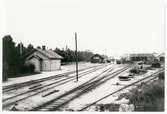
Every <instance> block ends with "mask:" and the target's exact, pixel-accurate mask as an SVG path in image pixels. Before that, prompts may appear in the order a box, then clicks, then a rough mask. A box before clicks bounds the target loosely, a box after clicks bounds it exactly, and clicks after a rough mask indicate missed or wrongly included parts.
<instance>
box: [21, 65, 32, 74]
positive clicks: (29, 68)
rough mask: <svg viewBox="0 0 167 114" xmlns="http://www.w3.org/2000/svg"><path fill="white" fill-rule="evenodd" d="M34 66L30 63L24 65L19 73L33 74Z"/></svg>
mask: <svg viewBox="0 0 167 114" xmlns="http://www.w3.org/2000/svg"><path fill="white" fill-rule="evenodd" d="M34 69H35V66H34V65H33V64H31V63H27V64H24V65H23V66H22V67H21V73H33V72H34Z"/></svg>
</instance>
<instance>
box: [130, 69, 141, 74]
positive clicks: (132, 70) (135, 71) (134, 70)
mask: <svg viewBox="0 0 167 114" xmlns="http://www.w3.org/2000/svg"><path fill="white" fill-rule="evenodd" d="M129 72H130V73H134V74H139V73H140V71H139V70H138V69H136V68H133V69H131V70H130V71H129Z"/></svg>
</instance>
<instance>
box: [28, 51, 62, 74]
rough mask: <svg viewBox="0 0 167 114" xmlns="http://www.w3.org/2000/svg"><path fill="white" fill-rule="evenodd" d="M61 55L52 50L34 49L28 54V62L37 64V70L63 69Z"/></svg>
mask: <svg viewBox="0 0 167 114" xmlns="http://www.w3.org/2000/svg"><path fill="white" fill-rule="evenodd" d="M62 58H63V57H61V56H60V55H58V54H57V53H56V52H54V51H52V50H46V49H45V48H43V49H38V48H37V49H33V50H32V51H31V52H30V53H29V54H28V55H27V56H26V63H32V64H34V66H35V71H36V72H40V71H54V70H58V69H61V59H62Z"/></svg>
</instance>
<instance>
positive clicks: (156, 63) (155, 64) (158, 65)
mask: <svg viewBox="0 0 167 114" xmlns="http://www.w3.org/2000/svg"><path fill="white" fill-rule="evenodd" d="M152 67H154V68H160V67H161V64H160V63H158V62H155V63H152Z"/></svg>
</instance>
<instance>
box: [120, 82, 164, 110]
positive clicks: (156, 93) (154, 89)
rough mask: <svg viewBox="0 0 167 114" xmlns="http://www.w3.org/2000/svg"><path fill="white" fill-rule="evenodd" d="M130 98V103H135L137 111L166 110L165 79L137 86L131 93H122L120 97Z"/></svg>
mask: <svg viewBox="0 0 167 114" xmlns="http://www.w3.org/2000/svg"><path fill="white" fill-rule="evenodd" d="M123 97H125V98H128V99H129V104H134V105H135V111H164V80H162V79H159V80H156V81H153V82H152V83H151V84H148V85H143V86H141V88H140V89H138V88H135V89H132V90H131V91H130V93H123V94H121V95H120V96H119V97H118V99H121V98H123Z"/></svg>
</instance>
